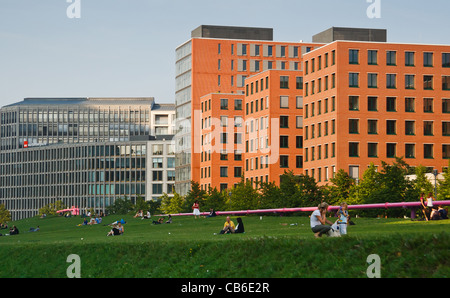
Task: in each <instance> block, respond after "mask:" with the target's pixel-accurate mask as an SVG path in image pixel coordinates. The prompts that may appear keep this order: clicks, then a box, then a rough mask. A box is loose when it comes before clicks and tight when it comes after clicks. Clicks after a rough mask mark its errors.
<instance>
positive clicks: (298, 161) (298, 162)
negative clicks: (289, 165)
mask: <svg viewBox="0 0 450 298" xmlns="http://www.w3.org/2000/svg"><path fill="white" fill-rule="evenodd" d="M295 167H296V168H297V169H302V168H303V156H301V155H297V156H296V157H295Z"/></svg>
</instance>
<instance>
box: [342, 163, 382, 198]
mask: <svg viewBox="0 0 450 298" xmlns="http://www.w3.org/2000/svg"><path fill="white" fill-rule="evenodd" d="M380 175H381V174H380V173H378V172H377V167H376V166H375V165H374V164H373V163H370V165H369V167H368V168H367V169H366V170H365V171H364V173H363V175H362V179H361V180H360V181H359V184H358V185H357V186H356V187H355V191H354V192H353V195H351V196H350V199H349V200H348V202H347V203H349V204H364V203H367V202H371V201H373V199H372V195H373V194H374V193H375V192H376V191H377V190H378V189H379V188H380V185H381V177H380Z"/></svg>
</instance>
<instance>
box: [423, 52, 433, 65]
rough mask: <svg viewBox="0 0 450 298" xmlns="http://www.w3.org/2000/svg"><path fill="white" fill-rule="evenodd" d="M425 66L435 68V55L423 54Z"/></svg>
mask: <svg viewBox="0 0 450 298" xmlns="http://www.w3.org/2000/svg"><path fill="white" fill-rule="evenodd" d="M423 66H425V67H432V66H433V53H427V52H425V53H423Z"/></svg>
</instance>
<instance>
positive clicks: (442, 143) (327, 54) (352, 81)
mask: <svg viewBox="0 0 450 298" xmlns="http://www.w3.org/2000/svg"><path fill="white" fill-rule="evenodd" d="M303 58H304V63H305V64H304V147H305V148H304V151H305V152H304V171H305V174H308V175H310V176H312V177H314V178H315V179H316V180H317V181H318V182H320V183H326V182H327V181H328V180H329V178H330V177H332V175H334V173H335V172H336V171H337V170H339V169H344V170H345V171H346V172H348V173H349V174H350V175H351V177H353V178H355V179H360V178H361V177H362V174H363V173H364V171H365V169H367V167H368V166H369V165H370V163H373V164H374V165H376V166H380V165H381V162H382V161H385V162H388V163H389V162H392V161H393V160H394V158H395V157H403V158H404V160H405V161H406V162H407V163H408V164H409V165H411V166H419V165H422V166H425V167H427V168H430V169H437V170H438V171H439V172H441V171H442V170H443V168H444V167H448V163H449V159H450V46H444V45H419V44H398V43H386V42H355V41H334V42H331V43H329V44H327V45H325V46H323V47H320V48H318V49H315V50H313V51H311V52H309V53H307V54H305V55H304V56H303Z"/></svg>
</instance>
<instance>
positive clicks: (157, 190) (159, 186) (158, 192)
mask: <svg viewBox="0 0 450 298" xmlns="http://www.w3.org/2000/svg"><path fill="white" fill-rule="evenodd" d="M162 186H163V185H162V184H152V190H153V194H154V195H161V194H162V192H163V190H162Z"/></svg>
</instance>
